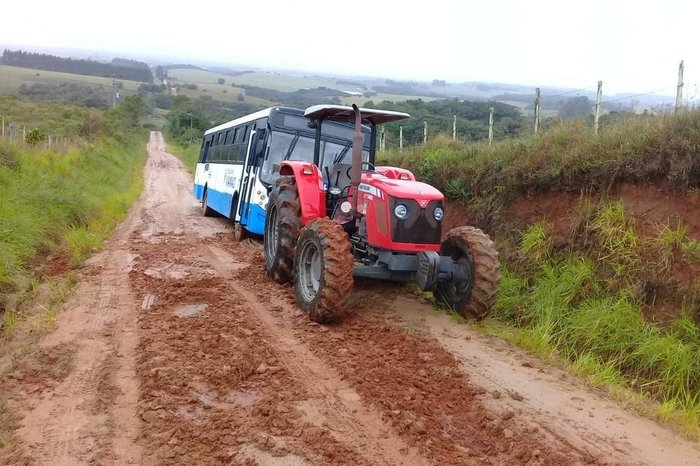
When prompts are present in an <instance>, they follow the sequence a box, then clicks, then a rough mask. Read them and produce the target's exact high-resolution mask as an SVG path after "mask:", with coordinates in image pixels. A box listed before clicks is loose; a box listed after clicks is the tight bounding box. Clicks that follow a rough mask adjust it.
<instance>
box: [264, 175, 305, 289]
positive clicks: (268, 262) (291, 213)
mask: <svg viewBox="0 0 700 466" xmlns="http://www.w3.org/2000/svg"><path fill="white" fill-rule="evenodd" d="M267 205H268V207H267V215H266V216H265V236H264V238H263V243H264V250H265V270H266V271H267V274H268V275H269V276H270V277H272V279H273V280H275V281H276V282H277V283H287V282H289V281H291V280H292V267H293V264H294V248H295V247H296V244H297V239H298V238H299V230H300V229H301V204H300V203H299V193H298V192H297V183H296V179H294V177H293V176H280V177H279V178H278V179H277V182H276V183H275V187H274V188H273V189H272V192H271V193H270V200H269V201H268V204H267Z"/></svg>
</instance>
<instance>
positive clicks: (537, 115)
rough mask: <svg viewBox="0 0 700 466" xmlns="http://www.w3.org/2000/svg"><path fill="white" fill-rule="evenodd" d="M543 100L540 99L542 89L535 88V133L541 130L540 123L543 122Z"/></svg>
mask: <svg viewBox="0 0 700 466" xmlns="http://www.w3.org/2000/svg"><path fill="white" fill-rule="evenodd" d="M541 105H542V102H541V98H540V88H539V87H536V88H535V133H536V132H538V131H539V130H540V121H541V118H542V117H541V115H542V113H541Z"/></svg>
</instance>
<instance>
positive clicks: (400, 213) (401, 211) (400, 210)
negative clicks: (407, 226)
mask: <svg viewBox="0 0 700 466" xmlns="http://www.w3.org/2000/svg"><path fill="white" fill-rule="evenodd" d="M394 215H396V217H397V218H398V219H399V220H406V219H407V218H408V207H406V205H405V204H398V205H397V206H396V207H394Z"/></svg>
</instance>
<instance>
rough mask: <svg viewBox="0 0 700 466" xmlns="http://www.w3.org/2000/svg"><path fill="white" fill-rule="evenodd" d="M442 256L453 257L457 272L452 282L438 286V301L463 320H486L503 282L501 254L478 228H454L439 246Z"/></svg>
mask: <svg viewBox="0 0 700 466" xmlns="http://www.w3.org/2000/svg"><path fill="white" fill-rule="evenodd" d="M440 255H441V256H450V257H451V258H452V260H453V261H454V262H455V264H456V266H457V268H456V269H455V272H453V273H452V275H451V277H450V278H449V279H447V280H442V281H439V282H438V284H437V289H436V290H435V298H436V300H437V301H438V302H440V303H442V304H446V305H448V306H449V307H451V308H453V309H454V310H456V311H457V312H459V313H460V314H461V315H463V316H464V317H473V318H475V319H476V320H481V319H483V318H484V317H486V315H487V314H488V313H489V311H490V310H491V307H492V306H493V305H494V303H495V302H496V294H497V293H498V287H499V283H500V281H501V272H500V264H499V262H498V251H496V247H495V245H494V243H493V241H491V238H489V237H488V235H487V234H486V233H484V232H483V231H481V230H479V229H478V228H474V227H469V226H464V227H457V228H453V229H452V230H450V231H449V232H448V233H447V235H446V237H445V241H443V242H442V245H441V246H440Z"/></svg>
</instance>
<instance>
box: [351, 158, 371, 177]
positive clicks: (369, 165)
mask: <svg viewBox="0 0 700 466" xmlns="http://www.w3.org/2000/svg"><path fill="white" fill-rule="evenodd" d="M365 165H367V167H369V169H371V170H372V171H374V169H375V168H374V164H372V163H370V162H362V164H361V165H360V168H362V167H364V166H365ZM351 172H352V165H350V166H349V167H348V169H347V170H346V172H345V174H346V175H347V176H348V178H350V179H352V176H351V174H350V173H351Z"/></svg>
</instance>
